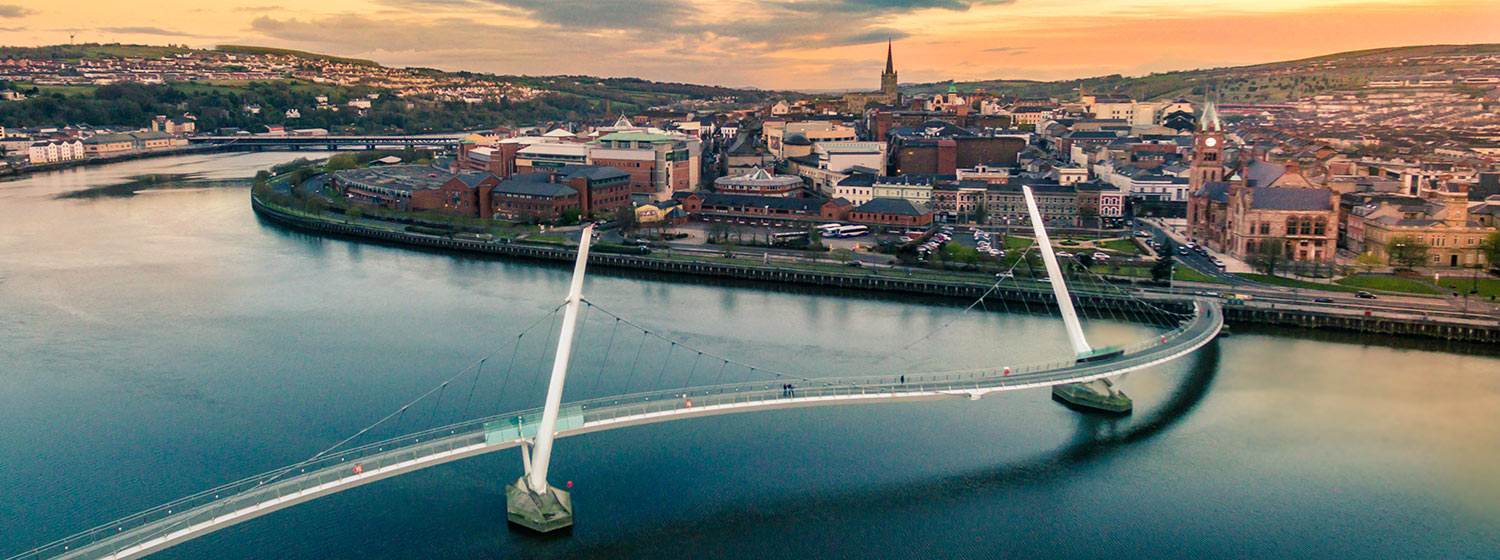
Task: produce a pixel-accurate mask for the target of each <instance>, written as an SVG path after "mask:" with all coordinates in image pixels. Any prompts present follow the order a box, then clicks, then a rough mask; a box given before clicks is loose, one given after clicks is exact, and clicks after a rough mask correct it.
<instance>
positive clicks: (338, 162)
mask: <svg viewBox="0 0 1500 560" xmlns="http://www.w3.org/2000/svg"><path fill="white" fill-rule="evenodd" d="M355 167H359V158H358V157H357V156H355V155H354V154H352V153H343V154H338V155H336V156H333V157H331V158H328V163H326V164H324V165H323V169H324V170H326V171H328V172H329V173H333V172H334V171H343V170H345V169H354V168H355Z"/></svg>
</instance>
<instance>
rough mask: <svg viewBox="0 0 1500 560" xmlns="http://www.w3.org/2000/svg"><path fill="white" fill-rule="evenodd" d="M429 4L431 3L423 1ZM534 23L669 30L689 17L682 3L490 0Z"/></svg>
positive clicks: (678, 0)
mask: <svg viewBox="0 0 1500 560" xmlns="http://www.w3.org/2000/svg"><path fill="white" fill-rule="evenodd" d="M425 1H429V2H430V1H432V0H425ZM489 2H492V3H494V4H497V5H501V6H507V7H511V8H515V9H518V10H521V11H523V12H525V13H526V14H528V15H530V16H531V17H533V18H535V19H536V20H537V21H540V22H544V23H550V24H554V25H559V26H565V27H572V28H584V29H637V30H644V29H649V28H653V27H656V28H670V27H672V26H673V25H674V22H676V21H680V20H682V19H684V18H687V17H689V16H690V15H691V14H690V8H691V6H689V5H688V4H687V3H686V2H685V1H684V0H489Z"/></svg>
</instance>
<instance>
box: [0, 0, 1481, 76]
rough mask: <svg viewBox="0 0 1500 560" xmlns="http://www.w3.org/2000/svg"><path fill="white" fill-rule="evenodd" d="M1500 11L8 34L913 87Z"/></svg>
mask: <svg viewBox="0 0 1500 560" xmlns="http://www.w3.org/2000/svg"><path fill="white" fill-rule="evenodd" d="M164 14H169V15H164ZM1497 20H1500V6H1497V5H1494V4H1493V3H1489V2H1481V1H1476V0H1411V1H1387V2H1380V1H1368V0H1313V1H1309V2H1290V1H1286V0H1269V1H1266V2H1261V3H1258V4H1256V5H1254V6H1245V5H1242V4H1239V3H1233V2H1228V1H1224V0H1207V1H1200V2H1193V3H1192V4H1191V5H1187V6H1184V5H1183V3H1180V2H1166V1H1165V0H1139V1H1137V2H1132V3H1128V4H1121V3H1105V2H1098V1H1095V0H1059V1H1057V2H1051V3H1047V4H1045V5H1043V4H1041V3H1039V2H1033V1H1026V0H1009V1H1007V0H1001V1H988V0H838V1H829V2H817V1H801V2H779V1H775V2H773V1H766V0H746V1H739V2H706V1H699V0H645V1H639V2H623V1H620V2H608V1H602V2H584V1H583V0H567V1H562V2H542V1H537V0H416V1H413V2H397V1H395V0H333V1H330V2H325V3H322V4H320V6H319V8H318V9H316V10H306V9H298V8H292V7H288V6H282V5H277V4H271V3H267V2H265V1H259V2H257V1H254V0H231V1H228V2H225V3H223V4H220V5H219V7H217V8H215V9H205V8H200V7H197V5H196V4H190V3H187V2H181V1H178V0H159V1H152V2H137V3H132V4H130V5H123V4H120V3H104V2H94V1H82V2H76V3H73V4H70V5H68V6H67V7H61V6H46V7H43V6H29V5H16V4H3V3H0V44H7V45H22V46H25V45H47V44H59V43H63V44H65V43H67V42H69V40H73V41H76V42H100V43H113V42H121V43H141V44H167V43H170V44H187V45H189V46H193V47H212V46H213V45H217V44H253V45H260V46H272V47H283V48H294V49H301V50H309V51H314V52H320V53H326V54H332V55H339V56H350V57H358V58H369V59H372V60H375V61H377V62H380V63H382V64H385V65H388V66H423V67H433V68H439V69H443V70H449V71H457V70H468V71H476V72H491V73H496V74H529V75H549V74H587V75H596V76H607V77H625V76H629V77H638V78H644V79H650V80H659V81H674V82H688V83H702V84H717V85H727V86H736V87H746V86H752V87H761V88H767V89H803V90H820V89H849V90H865V89H874V88H875V87H877V86H878V84H875V83H872V82H873V81H874V80H872V79H871V77H870V76H871V69H874V68H879V67H880V66H881V65H882V64H883V63H884V55H885V49H884V48H883V46H884V45H882V43H885V42H886V41H887V40H891V41H894V43H895V50H896V61H895V62H896V66H897V68H898V69H899V70H900V72H901V78H902V82H903V83H919V82H934V81H944V80H950V79H953V80H977V79H1002V78H1005V79H1039V80H1053V79H1069V78H1080V77H1090V76H1099V75H1108V74H1126V75H1140V74H1147V73H1151V72H1161V71H1170V70H1189V69H1194V68H1204V67H1215V66H1234V65H1243V64H1255V63H1263V62H1274V61H1279V60H1290V59H1297V58H1305V57H1310V56H1318V55H1323V54H1330V53H1335V52H1341V51H1349V50H1359V49H1367V48H1378V47H1387V46H1403V45H1418V44H1439V43H1442V44H1453V43H1482V42H1500V31H1496V30H1494V27H1493V26H1492V25H1488V22H1493V21H1497ZM1269 29H1275V30H1276V32H1275V33H1269V32H1267V31H1266V30H1269ZM1099 52H1108V53H1110V56H1109V57H1108V59H1107V60H1104V59H1101V57H1099V55H1098V54H1097V53H1099Z"/></svg>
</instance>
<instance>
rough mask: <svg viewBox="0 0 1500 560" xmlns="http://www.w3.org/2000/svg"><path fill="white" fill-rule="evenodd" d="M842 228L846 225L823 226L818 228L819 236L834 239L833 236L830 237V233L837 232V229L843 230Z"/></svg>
mask: <svg viewBox="0 0 1500 560" xmlns="http://www.w3.org/2000/svg"><path fill="white" fill-rule="evenodd" d="M841 227H844V224H840V223H832V224H823V225H821V226H818V228H817V229H818V234H820V235H822V236H823V237H833V236H832V235H828V232H830V231H833V230H836V229H838V228H841Z"/></svg>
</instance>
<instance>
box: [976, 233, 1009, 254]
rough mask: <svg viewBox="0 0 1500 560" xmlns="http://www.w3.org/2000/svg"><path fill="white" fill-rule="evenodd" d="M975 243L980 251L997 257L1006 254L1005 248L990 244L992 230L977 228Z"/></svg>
mask: <svg viewBox="0 0 1500 560" xmlns="http://www.w3.org/2000/svg"><path fill="white" fill-rule="evenodd" d="M974 243H975V248H976V249H978V250H979V252H980V253H983V254H986V255H989V256H991V257H997V258H999V257H1004V256H1005V251H1004V250H1002V249H997V248H995V247H993V246H991V245H990V232H987V231H984V230H975V231H974Z"/></svg>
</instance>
